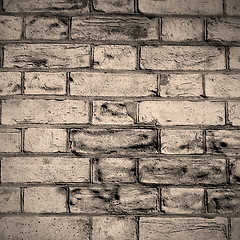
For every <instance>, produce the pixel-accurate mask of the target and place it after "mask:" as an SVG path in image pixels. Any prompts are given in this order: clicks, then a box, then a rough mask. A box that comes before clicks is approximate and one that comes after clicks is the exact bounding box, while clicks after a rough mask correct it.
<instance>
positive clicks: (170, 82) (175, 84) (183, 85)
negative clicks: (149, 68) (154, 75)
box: [160, 74, 203, 97]
mask: <svg viewBox="0 0 240 240" xmlns="http://www.w3.org/2000/svg"><path fill="white" fill-rule="evenodd" d="M202 94H203V90H202V76H201V75H200V74H167V75H165V74H161V79H160V96H161V97H194V96H196V97H199V96H201V95H202Z"/></svg>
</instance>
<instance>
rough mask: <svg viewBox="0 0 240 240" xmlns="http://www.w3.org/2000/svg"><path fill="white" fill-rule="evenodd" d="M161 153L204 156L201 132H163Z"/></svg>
mask: <svg viewBox="0 0 240 240" xmlns="http://www.w3.org/2000/svg"><path fill="white" fill-rule="evenodd" d="M161 152H162V153H164V154H202V153H203V133H202V131H201V130H167V129H166V130H162V131H161Z"/></svg>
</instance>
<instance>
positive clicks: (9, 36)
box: [0, 16, 23, 40]
mask: <svg viewBox="0 0 240 240" xmlns="http://www.w3.org/2000/svg"><path fill="white" fill-rule="evenodd" d="M22 21H23V19H22V18H21V17H15V16H0V29H1V32H0V39H1V40H13V39H20V38H21V36H22Z"/></svg>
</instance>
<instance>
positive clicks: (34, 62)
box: [4, 44, 90, 68]
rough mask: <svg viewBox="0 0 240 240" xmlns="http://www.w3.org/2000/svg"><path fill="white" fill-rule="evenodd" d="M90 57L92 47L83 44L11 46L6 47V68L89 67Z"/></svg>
mask: <svg viewBox="0 0 240 240" xmlns="http://www.w3.org/2000/svg"><path fill="white" fill-rule="evenodd" d="M89 55H90V47H89V46H88V45H82V44H58V45H56V44H20V45H17V44H12V45H11V44H10V45H6V46H4V67H10V68H11V67H17V68H62V67H63V68H65V67H66V68H79V67H88V66H89Z"/></svg>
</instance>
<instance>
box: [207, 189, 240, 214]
mask: <svg viewBox="0 0 240 240" xmlns="http://www.w3.org/2000/svg"><path fill="white" fill-rule="evenodd" d="M207 194H208V211H209V212H210V213H239V212H240V206H239V201H240V191H239V189H209V190H207Z"/></svg>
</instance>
